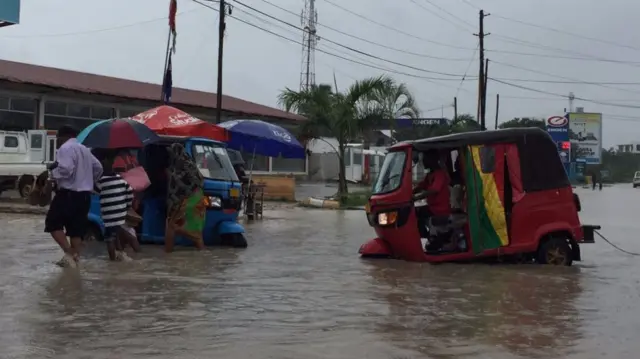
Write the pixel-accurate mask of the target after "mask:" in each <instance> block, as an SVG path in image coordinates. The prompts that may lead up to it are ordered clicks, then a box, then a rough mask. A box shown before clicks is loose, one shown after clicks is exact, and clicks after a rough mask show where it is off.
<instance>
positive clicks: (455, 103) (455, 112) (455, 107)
mask: <svg viewBox="0 0 640 359" xmlns="http://www.w3.org/2000/svg"><path fill="white" fill-rule="evenodd" d="M456 118H458V98H457V97H454V98H453V119H454V120H455V119H456Z"/></svg>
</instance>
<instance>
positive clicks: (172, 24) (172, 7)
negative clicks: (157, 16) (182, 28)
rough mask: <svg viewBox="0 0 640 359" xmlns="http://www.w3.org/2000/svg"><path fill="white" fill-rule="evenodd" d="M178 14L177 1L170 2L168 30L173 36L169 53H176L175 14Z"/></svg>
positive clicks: (171, 0)
mask: <svg viewBox="0 0 640 359" xmlns="http://www.w3.org/2000/svg"><path fill="white" fill-rule="evenodd" d="M177 13H178V0H170V3H169V29H170V30H171V35H172V36H173V44H172V46H171V51H172V52H174V53H175V52H176V35H177V32H176V14H177Z"/></svg>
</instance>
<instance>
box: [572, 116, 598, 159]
mask: <svg viewBox="0 0 640 359" xmlns="http://www.w3.org/2000/svg"><path fill="white" fill-rule="evenodd" d="M568 116H569V117H568V118H569V140H570V141H571V147H573V153H574V156H575V158H576V159H584V161H585V162H586V163H587V164H600V162H601V158H602V114H601V113H580V112H572V113H569V114H568Z"/></svg>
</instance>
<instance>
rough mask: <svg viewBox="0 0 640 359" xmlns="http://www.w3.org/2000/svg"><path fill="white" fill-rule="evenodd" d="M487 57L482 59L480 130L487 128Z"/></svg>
mask: <svg viewBox="0 0 640 359" xmlns="http://www.w3.org/2000/svg"><path fill="white" fill-rule="evenodd" d="M488 80H489V59H486V60H484V80H483V81H482V131H486V130H487V126H486V124H487V120H486V114H487V83H488V82H489V81H488Z"/></svg>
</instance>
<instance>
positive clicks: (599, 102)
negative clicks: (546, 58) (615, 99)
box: [489, 77, 640, 109]
mask: <svg viewBox="0 0 640 359" xmlns="http://www.w3.org/2000/svg"><path fill="white" fill-rule="evenodd" d="M489 79H491V80H493V81H495V82H498V83H501V84H503V85H507V86H510V87H514V88H519V89H522V90H526V91H531V92H537V93H540V94H545V95H552V96H557V97H562V98H566V99H568V98H569V96H568V95H561V94H558V93H554V92H549V91H544V90H539V89H535V88H532V87H527V86H522V85H516V84H513V83H509V82H506V81H502V80H499V79H496V78H493V77H489ZM575 99H576V100H580V101H584V102H591V103H595V104H598V105H602V106H611V107H620V108H632V109H640V105H639V106H635V105H624V104H617V103H609V102H604V101H598V100H592V99H588V98H583V97H575Z"/></svg>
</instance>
